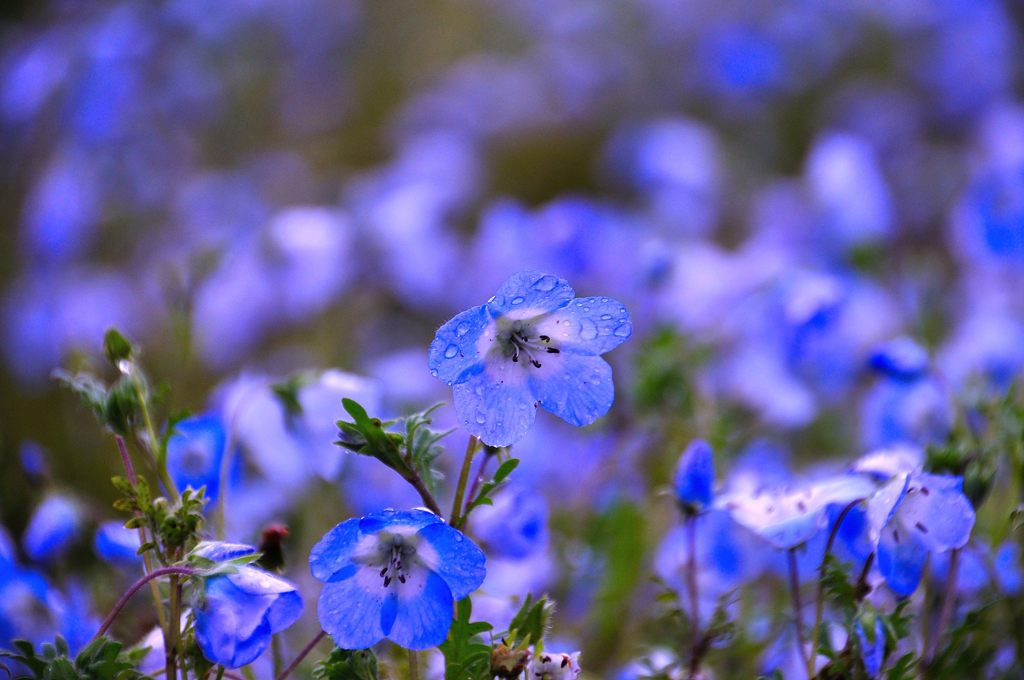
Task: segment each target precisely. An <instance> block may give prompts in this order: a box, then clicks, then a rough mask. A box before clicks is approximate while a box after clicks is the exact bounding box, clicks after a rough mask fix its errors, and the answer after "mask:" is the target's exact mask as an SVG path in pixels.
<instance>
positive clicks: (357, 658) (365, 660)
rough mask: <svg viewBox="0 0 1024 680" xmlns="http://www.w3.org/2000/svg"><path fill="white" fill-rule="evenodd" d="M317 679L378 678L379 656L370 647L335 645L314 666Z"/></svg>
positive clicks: (349, 679)
mask: <svg viewBox="0 0 1024 680" xmlns="http://www.w3.org/2000/svg"><path fill="white" fill-rule="evenodd" d="M313 677H314V678H316V680H378V678H379V677H380V676H379V674H378V672H377V657H376V656H374V655H373V652H372V651H370V650H369V649H358V650H355V651H352V650H348V649H341V648H338V647H335V648H334V650H333V651H332V652H331V653H330V654H329V655H328V656H327V658H326V659H324V660H323V661H321V662H320V663H318V664H317V665H316V666H315V667H314V668H313Z"/></svg>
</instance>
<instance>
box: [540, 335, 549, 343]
mask: <svg viewBox="0 0 1024 680" xmlns="http://www.w3.org/2000/svg"><path fill="white" fill-rule="evenodd" d="M540 341H541V342H551V338H550V337H549V336H547V335H542V336H540Z"/></svg>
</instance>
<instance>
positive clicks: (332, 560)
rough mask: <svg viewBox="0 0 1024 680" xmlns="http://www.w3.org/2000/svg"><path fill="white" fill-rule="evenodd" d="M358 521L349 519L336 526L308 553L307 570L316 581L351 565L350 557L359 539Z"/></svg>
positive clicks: (322, 579)
mask: <svg viewBox="0 0 1024 680" xmlns="http://www.w3.org/2000/svg"><path fill="white" fill-rule="evenodd" d="M361 536H362V535H361V534H360V532H359V520H358V519H349V520H345V521H344V522H342V523H340V524H338V525H336V526H335V527H334V528H333V529H331V530H330V531H328V532H327V533H326V534H324V537H323V538H321V539H320V540H319V541H317V543H316V545H314V546H313V549H312V550H311V551H310V552H309V569H310V571H311V572H312V573H313V578H315V579H317V580H318V581H329V580H331V577H332V576H334V575H335V574H336V573H337V572H339V571H341V570H342V569H343V568H345V567H346V566H348V565H349V564H351V563H352V555H353V553H354V551H355V549H356V546H357V545H359V539H360V538H361Z"/></svg>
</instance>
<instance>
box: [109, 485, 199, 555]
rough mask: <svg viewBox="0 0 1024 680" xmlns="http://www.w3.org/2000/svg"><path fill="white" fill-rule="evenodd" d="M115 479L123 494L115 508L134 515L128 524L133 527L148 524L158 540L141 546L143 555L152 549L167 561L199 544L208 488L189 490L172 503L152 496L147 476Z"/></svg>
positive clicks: (152, 534)
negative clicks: (135, 481) (134, 478)
mask: <svg viewBox="0 0 1024 680" xmlns="http://www.w3.org/2000/svg"><path fill="white" fill-rule="evenodd" d="M111 482H112V483H113V485H114V488H116V489H117V490H118V491H120V492H121V494H122V497H121V498H119V499H117V500H116V501H114V508H115V509H117V510H120V511H122V512H127V513H129V514H131V515H132V517H131V518H129V519H128V521H127V522H125V526H126V527H127V528H129V529H136V528H139V527H145V528H146V529H148V530H149V535H150V536H155V537H156V538H157V541H158V542H154V541H150V542H148V543H144V544H143V545H141V546H140V547H139V554H140V555H141V554H142V553H145V552H147V551H151V550H152V551H154V552H156V554H157V556H158V557H160V558H161V561H162V562H164V563H166V562H167V559H166V558H167V557H176V556H180V555H183V554H185V553H187V552H188V551H190V550H191V549H192V548H193V547H195V545H196V543H197V542H198V540H199V539H198V536H199V530H200V528H201V527H202V525H203V507H204V506H205V505H206V498H205V495H204V494H205V491H206V489H205V487H200V489H199V490H198V491H193V490H192V489H185V490H184V491H183V492H182V494H181V497H180V498H179V499H178V501H177V502H175V503H174V504H171V503H170V502H169V501H168V500H167V499H166V498H164V497H162V496H161V497H157V498H156V499H154V498H152V495H151V492H150V489H149V484H148V483H147V482H146V480H145V478H139V480H138V482H137V483H136V484H135V485H132V484H131V482H129V481H128V480H127V479H126V478H124V477H114V478H113V479H111Z"/></svg>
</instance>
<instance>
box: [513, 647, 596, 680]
mask: <svg viewBox="0 0 1024 680" xmlns="http://www.w3.org/2000/svg"><path fill="white" fill-rule="evenodd" d="M582 672H583V669H582V668H580V653H579V652H573V653H572V654H548V653H547V652H543V653H541V654H537V655H534V657H533V658H532V659H531V660H530V665H529V667H528V668H527V671H526V677H528V678H535V679H536V680H575V679H576V678H578V677H580V673H582Z"/></svg>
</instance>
